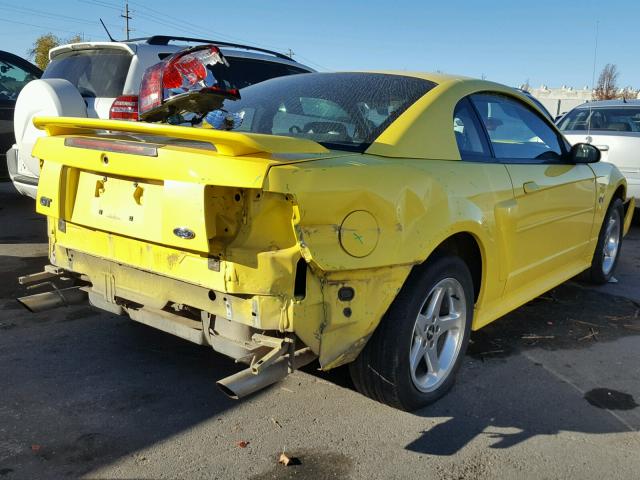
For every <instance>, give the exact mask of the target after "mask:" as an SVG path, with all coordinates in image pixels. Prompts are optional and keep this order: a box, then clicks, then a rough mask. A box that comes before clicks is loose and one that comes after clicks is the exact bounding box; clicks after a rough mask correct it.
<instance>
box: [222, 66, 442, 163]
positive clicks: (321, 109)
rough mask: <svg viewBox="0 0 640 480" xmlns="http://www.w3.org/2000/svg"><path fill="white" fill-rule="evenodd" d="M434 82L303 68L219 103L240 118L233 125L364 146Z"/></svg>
mask: <svg viewBox="0 0 640 480" xmlns="http://www.w3.org/2000/svg"><path fill="white" fill-rule="evenodd" d="M434 86H435V84H434V83H433V82H429V81H427V80H422V79H419V78H413V77H405V76H402V75H387V74H376V73H306V74H300V75H291V76H286V77H280V78H276V79H273V80H267V81H266V82H263V83H259V84H256V85H252V86H250V87H247V88H244V89H242V91H241V97H242V98H241V99H240V100H237V101H232V100H226V101H225V102H224V106H223V108H224V109H225V110H226V111H227V112H230V113H237V114H238V115H239V116H240V117H241V118H242V121H241V122H239V124H235V125H234V126H233V127H232V128H233V129H234V130H236V131H242V132H252V133H265V134H271V135H286V136H290V137H302V138H308V139H311V140H314V141H316V142H319V143H321V144H323V145H324V146H325V147H327V148H334V149H338V150H340V149H342V150H351V151H364V150H366V148H367V147H368V146H369V145H370V144H371V143H372V142H373V141H374V140H375V139H376V138H377V137H378V136H379V135H380V133H382V131H383V130H384V129H385V128H387V126H388V125H389V124H391V122H393V121H394V120H395V119H396V118H397V117H398V116H399V115H400V114H401V113H402V112H404V111H405V110H406V109H407V108H408V107H409V106H410V105H411V104H413V103H414V102H415V101H416V100H418V99H419V98H420V97H422V96H423V95H424V94H425V93H427V92H428V91H429V90H431V89H432V88H433V87H434Z"/></svg>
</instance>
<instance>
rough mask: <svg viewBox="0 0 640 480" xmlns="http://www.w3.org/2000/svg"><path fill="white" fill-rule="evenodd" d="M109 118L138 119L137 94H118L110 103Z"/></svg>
mask: <svg viewBox="0 0 640 480" xmlns="http://www.w3.org/2000/svg"><path fill="white" fill-rule="evenodd" d="M109 118H111V119H113V120H133V121H134V122H135V121H137V120H138V96H137V95H120V96H119V97H118V98H116V99H115V100H114V101H113V103H112V104H111V108H110V109H109Z"/></svg>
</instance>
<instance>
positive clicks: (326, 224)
mask: <svg viewBox="0 0 640 480" xmlns="http://www.w3.org/2000/svg"><path fill="white" fill-rule="evenodd" d="M389 74H390V75H405V76H407V75H410V76H414V77H417V78H424V79H427V80H429V81H432V82H434V83H435V84H437V86H436V87H434V88H433V89H431V90H430V91H429V92H428V93H426V94H425V95H424V96H422V97H421V98H420V99H419V100H417V101H416V102H415V103H414V104H412V105H411V106H410V107H409V108H408V109H407V110H406V111H404V113H402V114H401V115H400V116H399V117H398V118H397V119H396V120H395V121H393V123H391V125H390V126H388V127H387V128H386V129H385V130H384V131H383V132H382V133H381V134H380V135H379V136H378V137H377V139H376V140H375V141H374V142H373V143H372V144H371V145H370V146H369V147H368V148H367V149H366V151H365V152H364V153H351V152H346V151H338V150H328V149H326V148H324V147H323V146H321V145H320V144H318V143H316V142H313V141H311V140H308V139H303V138H292V137H286V136H278V135H261V134H254V133H243V132H227V131H216V130H211V129H197V128H189V127H181V126H171V125H160V124H143V123H134V122H122V121H111V120H95V119H76V118H73V119H72V118H37V119H35V124H36V126H37V127H38V128H40V129H43V130H45V131H46V133H47V136H45V137H42V138H40V139H39V140H38V142H37V144H36V146H35V149H34V152H33V154H34V156H35V157H37V158H39V159H41V175H40V183H39V187H38V196H37V211H38V212H39V213H41V214H43V215H46V216H47V218H48V235H49V243H50V252H49V253H50V260H51V263H52V264H53V265H54V266H55V267H56V268H57V269H59V271H63V272H66V273H70V272H72V273H73V274H77V275H80V276H81V278H83V279H84V280H85V281H86V282H88V285H89V286H88V287H85V288H86V289H87V290H88V291H89V293H90V300H91V302H92V303H93V304H94V305H97V306H99V307H101V308H104V309H107V310H110V311H113V312H115V313H123V312H125V311H126V313H129V314H130V315H131V317H132V318H134V319H135V320H138V321H141V322H143V323H148V324H149V325H153V326H155V327H157V328H161V329H163V330H166V331H169V332H172V333H175V334H178V335H180V336H183V337H185V338H188V339H189V340H191V341H194V342H196V343H202V344H206V343H211V344H213V345H214V347H216V346H218V348H217V349H218V350H220V351H222V352H223V353H227V354H229V353H228V352H229V348H227V347H228V342H227V343H225V345H226V346H225V345H220V344H219V343H218V344H216V338H220V337H225V341H226V340H229V339H231V342H232V343H233V342H234V341H235V342H236V343H242V342H245V343H246V342H247V341H248V339H250V338H251V337H250V336H249V337H247V336H246V332H245V334H244V335H245V336H244V337H243V340H239V339H238V338H235V340H234V339H233V337H234V334H233V331H234V328H236V326H239V327H238V328H240V329H245V330H246V331H249V332H254V333H255V332H263V333H264V332H266V333H270V334H274V335H275V336H276V337H277V336H278V335H282V334H286V333H291V334H295V335H296V337H297V339H299V341H301V342H302V343H304V345H305V346H306V347H308V348H309V349H310V350H311V351H312V352H313V353H314V354H315V355H317V357H318V358H319V361H320V365H321V367H322V368H323V369H330V368H333V367H337V366H339V365H342V364H345V363H348V362H351V361H353V360H354V359H355V358H356V357H357V356H358V354H359V352H360V351H361V350H362V348H363V346H364V345H365V344H366V342H367V341H368V339H369V338H370V336H371V335H372V333H373V332H374V331H375V329H376V327H377V326H378V324H379V322H380V320H381V318H382V317H383V316H384V314H385V312H386V311H387V309H388V308H389V306H390V305H391V303H392V301H393V300H394V298H395V297H396V295H397V293H398V292H399V291H400V289H401V288H402V286H403V284H404V283H405V281H406V279H407V277H408V275H409V274H410V272H411V270H412V269H413V268H414V266H416V265H419V264H422V263H423V262H425V260H427V259H429V258H430V257H431V256H432V255H434V252H438V251H439V249H442V248H446V249H449V250H451V249H452V250H454V251H459V252H460V255H462V257H463V258H464V259H465V261H467V263H468V265H469V269H470V271H471V273H472V276H473V279H474V290H475V308H474V318H473V325H472V328H473V329H474V330H475V329H479V328H481V327H483V326H485V325H487V324H488V323H490V322H492V321H494V320H496V319H497V318H499V317H501V316H502V315H504V314H506V313H507V312H509V311H511V310H513V309H515V308H517V307H518V306H520V305H522V304H524V303H525V302H527V301H529V300H531V299H533V298H534V297H536V296H538V295H540V294H542V293H543V292H545V291H547V290H549V289H551V288H553V287H555V286H556V285H558V284H560V283H562V282H564V281H566V280H568V279H569V278H571V277H573V276H575V275H576V274H578V273H580V272H582V271H583V270H585V269H587V268H588V267H589V266H590V265H591V261H592V258H593V255H594V249H595V247H596V243H597V240H598V235H599V232H600V229H601V225H602V222H603V218H604V215H605V212H606V211H607V207H608V205H610V203H611V202H612V200H613V199H614V198H620V199H622V200H623V201H625V202H626V203H625V205H626V209H625V212H626V213H625V219H624V228H625V230H624V231H625V233H626V231H627V230H628V228H629V224H630V221H631V215H632V212H633V210H634V209H633V208H632V206H630V205H629V201H627V200H626V184H625V180H624V177H623V176H622V175H621V174H620V172H619V171H618V170H617V169H616V168H615V167H614V166H613V165H610V164H606V163H593V164H572V163H561V164H553V165H550V164H543V163H540V164H508V163H499V162H471V161H465V160H462V159H461V155H460V151H459V149H458V145H457V144H456V137H455V135H454V131H453V130H452V118H453V112H454V108H455V106H456V104H457V103H458V102H459V100H460V99H462V98H464V97H466V96H468V95H471V94H474V93H477V92H495V93H497V94H500V95H504V96H507V97H509V98H513V99H516V100H517V101H518V102H521V103H523V104H525V105H527V106H528V107H529V108H531V109H534V110H535V108H536V107H535V105H534V104H533V103H532V102H530V101H529V100H528V99H527V98H526V97H525V96H523V95H521V94H519V93H517V92H516V91H514V90H513V89H510V88H508V87H505V86H502V85H499V84H495V83H492V82H487V81H481V80H472V79H466V78H462V77H452V76H445V75H435V74H433V75H431V74H408V73H407V72H400V73H397V74H395V73H392V72H391V73H389ZM550 128H554V129H555V126H552V125H550ZM104 130H109V131H111V134H112V136H111V137H109V136H105V135H104V133H101V132H103V131H104ZM114 132H119V134H120V136H119V137H116V138H119V139H121V140H122V139H124V140H125V141H129V142H130V141H135V138H136V137H134V135H141V134H150V135H154V136H155V138H165V139H166V138H168V139H181V140H185V142H182V143H180V142H166V143H162V142H160V145H159V146H158V148H157V149H156V151H155V155H154V156H146V155H141V154H135V153H128V152H121V151H111V149H108V148H106V147H105V149H101V148H99V147H98V148H95V147H92V148H81V145H82V143H80V144H79V145H80V147H79V146H78V144H76V146H73V142H70V141H69V140H70V139H78V138H79V139H87V138H89V139H91V138H93V139H96V138H97V139H102V140H105V142H107V143H108V142H109V141H110V140H109V138H113V133H114ZM558 134H559V133H558ZM132 139H133V140H132ZM187 140H188V141H193V142H198V143H197V144H190V143H188V142H186V141H187ZM202 144H213V145H214V146H215V149H211V148H202V146H201V145H202ZM141 145H147V144H141ZM116 150H117V149H116ZM176 229H182V230H176ZM176 232H177V233H176ZM183 232H187V234H185V236H190V235H192V234H193V238H184V236H183V237H181V236H179V234H180V235H182V233H183ZM300 276H304V278H300ZM345 286H347V287H350V288H351V289H352V292H353V295H348V296H347V297H351V298H346V299H345V298H342V299H341V294H339V292H340V290H341V288H342V287H345ZM167 305H171V306H173V307H172V308H167ZM183 307H188V310H190V311H192V312H196V313H198V312H199V313H200V315H201V317H200V320H198V318H197V316H196V317H194V318H195V320H194V319H193V318H191V319H188V318H187V317H186V316H184V315H182V316H181V315H179V314H178V313H177V312H178V311H179V310H180V309H181V308H183ZM214 318H215V319H219V321H220V322H222V323H224V324H225V325H226V326H225V327H224V328H220V331H214V330H217V329H213V328H212V324H211V323H210V322H211V321H212V319H214ZM181 322H182V325H180V323H181ZM198 322H201V323H200V325H198ZM222 323H216V325H218V324H219V325H221V326H222ZM185 325H187V326H188V329H185V328H184V326H185ZM225 332H227V333H225ZM245 346H246V345H245ZM232 356H233V355H232Z"/></svg>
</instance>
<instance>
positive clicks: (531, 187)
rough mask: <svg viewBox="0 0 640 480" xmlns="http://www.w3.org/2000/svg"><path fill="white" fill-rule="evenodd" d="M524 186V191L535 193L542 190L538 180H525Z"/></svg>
mask: <svg viewBox="0 0 640 480" xmlns="http://www.w3.org/2000/svg"><path fill="white" fill-rule="evenodd" d="M522 188H524V193H533V192H537V191H538V190H540V185H538V184H537V183H536V182H525V183H524V184H522Z"/></svg>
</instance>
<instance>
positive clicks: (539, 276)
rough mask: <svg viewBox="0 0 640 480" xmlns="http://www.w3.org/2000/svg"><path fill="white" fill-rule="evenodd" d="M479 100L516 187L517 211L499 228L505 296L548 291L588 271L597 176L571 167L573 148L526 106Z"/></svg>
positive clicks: (493, 97)
mask: <svg viewBox="0 0 640 480" xmlns="http://www.w3.org/2000/svg"><path fill="white" fill-rule="evenodd" d="M471 100H472V103H473V105H474V106H475V108H476V110H477V112H478V114H479V116H480V119H481V122H482V124H483V125H484V128H485V131H486V134H487V137H488V139H489V145H490V147H491V150H492V153H493V155H494V157H495V158H496V160H497V161H500V162H501V163H503V164H504V165H505V166H506V168H507V171H508V172H509V175H510V177H511V181H512V184H513V191H514V201H515V204H514V208H513V209H511V211H510V213H509V215H508V216H506V217H505V222H504V224H502V225H499V228H501V229H504V232H503V234H504V236H505V238H506V244H507V248H506V249H505V250H506V251H505V252H504V255H505V259H506V264H507V270H506V273H507V281H506V285H505V295H506V294H509V293H515V292H518V291H523V290H524V289H527V288H528V289H529V290H538V291H542V290H545V289H546V288H549V287H550V286H553V285H554V284H555V283H557V281H563V280H564V279H566V278H567V277H568V276H571V275H573V274H575V273H577V271H578V270H579V269H580V268H581V267H583V266H584V267H585V268H586V266H587V265H588V264H587V263H586V262H587V257H588V253H589V252H588V243H589V238H590V234H591V228H592V224H593V219H594V212H595V204H596V182H595V175H594V173H593V170H592V169H591V168H590V167H589V166H588V165H585V164H574V163H571V162H570V161H569V160H568V158H569V157H568V148H569V147H568V145H567V143H566V141H565V140H564V139H563V138H562V137H561V135H560V134H559V133H558V132H557V130H556V129H555V128H554V127H553V126H552V125H551V124H550V122H548V121H547V120H546V119H544V118H543V117H542V116H540V115H539V114H538V113H537V112H536V111H535V110H534V109H532V108H530V107H529V106H528V105H527V104H526V103H524V102H522V101H520V100H518V99H517V98H514V97H510V96H507V95H502V94H497V93H482V94H476V95H472V96H471ZM561 277H562V278H561ZM554 282H555V283H554ZM529 290H527V291H529Z"/></svg>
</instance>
